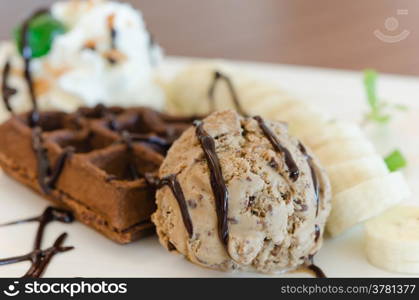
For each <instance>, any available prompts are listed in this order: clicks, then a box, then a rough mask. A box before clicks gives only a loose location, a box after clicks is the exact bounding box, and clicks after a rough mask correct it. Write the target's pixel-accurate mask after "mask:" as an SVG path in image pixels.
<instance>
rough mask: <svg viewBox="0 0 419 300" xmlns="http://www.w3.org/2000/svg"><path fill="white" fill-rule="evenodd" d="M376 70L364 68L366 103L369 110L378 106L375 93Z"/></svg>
mask: <svg viewBox="0 0 419 300" xmlns="http://www.w3.org/2000/svg"><path fill="white" fill-rule="evenodd" d="M377 77H378V75H377V72H376V71H374V70H371V69H367V70H364V85H365V91H366V92H367V100H368V104H369V105H370V107H371V110H373V111H374V110H376V109H377V108H378V99H377V94H376V83H377Z"/></svg>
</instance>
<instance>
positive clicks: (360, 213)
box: [327, 172, 410, 236]
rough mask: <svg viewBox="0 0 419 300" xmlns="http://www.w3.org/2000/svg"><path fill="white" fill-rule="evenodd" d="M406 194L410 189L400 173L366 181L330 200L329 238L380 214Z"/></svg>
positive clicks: (406, 195)
mask: <svg viewBox="0 0 419 300" xmlns="http://www.w3.org/2000/svg"><path fill="white" fill-rule="evenodd" d="M409 195H410V190H409V187H408V186H407V183H406V181H405V179H404V177H403V175H402V173H400V172H394V173H390V174H388V175H386V176H383V177H379V178H375V179H372V180H368V181H365V182H363V183H361V184H358V185H356V186H354V187H352V188H350V189H348V190H345V191H343V192H340V193H338V194H336V195H335V196H334V197H333V199H332V211H331V213H330V216H329V219H328V221H327V230H328V232H329V233H330V234H331V235H332V236H337V235H339V234H341V233H343V232H344V231H345V230H347V229H349V228H351V227H352V226H354V225H356V224H358V223H361V222H364V221H366V220H368V219H370V218H372V217H374V216H377V215H379V214H381V213H382V212H383V211H385V210H386V209H388V208H390V207H392V206H394V205H396V204H397V203H399V202H400V201H402V200H403V199H406V198H407V197H409Z"/></svg>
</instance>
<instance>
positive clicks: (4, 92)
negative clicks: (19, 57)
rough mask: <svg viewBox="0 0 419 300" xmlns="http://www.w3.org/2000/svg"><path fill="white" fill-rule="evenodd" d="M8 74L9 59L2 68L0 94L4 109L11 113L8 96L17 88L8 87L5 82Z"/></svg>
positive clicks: (15, 91) (14, 92)
mask: <svg viewBox="0 0 419 300" xmlns="http://www.w3.org/2000/svg"><path fill="white" fill-rule="evenodd" d="M9 74H10V61H9V60H8V61H7V62H6V64H5V66H4V68H3V74H2V81H1V94H2V96H3V102H4V106H5V107H6V109H7V110H8V111H9V112H11V113H13V110H12V107H11V106H10V97H12V96H13V95H14V94H16V93H17V90H16V89H14V88H12V87H10V86H9V85H8V84H7V79H8V78H9Z"/></svg>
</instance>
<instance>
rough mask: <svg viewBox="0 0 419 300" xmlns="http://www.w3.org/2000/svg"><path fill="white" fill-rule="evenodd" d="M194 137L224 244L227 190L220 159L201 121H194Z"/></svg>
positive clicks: (225, 237)
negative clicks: (201, 153) (203, 160)
mask: <svg viewBox="0 0 419 300" xmlns="http://www.w3.org/2000/svg"><path fill="white" fill-rule="evenodd" d="M194 126H195V127H196V137H197V138H198V140H199V143H200V144H201V147H202V150H203V151H204V154H205V158H206V160H207V164H208V168H209V170H210V182H211V188H212V191H213V193H214V197H215V207H216V211H217V216H218V235H219V237H220V239H221V241H222V242H223V243H224V245H227V243H228V222H227V218H228V199H229V195H228V190H227V187H226V184H225V181H224V178H223V173H222V170H221V165H220V161H219V159H218V156H217V152H216V151H215V142H214V139H213V138H212V137H211V136H210V135H209V134H208V133H207V132H206V131H205V129H204V124H203V123H202V122H201V121H195V122H194Z"/></svg>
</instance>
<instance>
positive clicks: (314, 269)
mask: <svg viewBox="0 0 419 300" xmlns="http://www.w3.org/2000/svg"><path fill="white" fill-rule="evenodd" d="M305 268H306V269H307V270H309V271H310V272H313V273H314V275H315V276H316V277H317V278H327V276H326V274H325V273H324V272H323V270H322V269H320V267H319V266H317V265H315V264H314V260H313V255H310V256H309V258H308V262H307V264H306V266H305Z"/></svg>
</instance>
